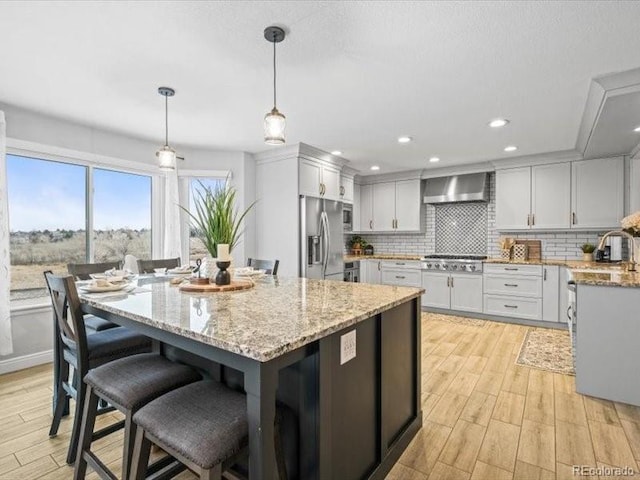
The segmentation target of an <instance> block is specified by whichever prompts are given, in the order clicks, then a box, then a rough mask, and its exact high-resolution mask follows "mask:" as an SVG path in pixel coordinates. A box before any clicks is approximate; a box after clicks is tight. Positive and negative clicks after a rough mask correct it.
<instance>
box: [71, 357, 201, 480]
mask: <svg viewBox="0 0 640 480" xmlns="http://www.w3.org/2000/svg"><path fill="white" fill-rule="evenodd" d="M200 379H201V377H200V374H199V373H197V372H196V371H195V370H193V369H192V368H191V367H189V366H187V365H182V364H179V363H175V362H171V361H170V360H168V359H166V358H165V357H163V356H161V355H159V354H156V353H145V354H139V355H132V356H129V357H126V358H121V359H119V360H114V361H112V362H109V363H107V364H105V365H102V366H100V367H97V368H94V369H92V370H90V371H89V373H88V374H87V375H86V376H85V377H84V382H85V383H86V385H87V400H86V402H85V406H84V411H83V413H82V427H81V430H80V444H79V448H78V456H77V458H76V467H75V472H74V476H73V478H74V479H76V480H77V479H82V478H84V477H85V474H86V470H87V464H89V465H91V467H92V468H93V469H94V470H95V471H96V472H97V473H98V475H100V477H102V478H115V475H114V474H113V472H111V471H110V470H109V469H108V468H107V467H106V466H105V465H104V463H102V462H101V461H100V459H99V458H98V457H97V456H96V455H95V453H93V452H92V451H91V442H92V441H93V440H97V439H98V438H102V437H103V436H104V435H102V434H101V431H98V432H94V431H93V429H94V426H95V421H96V415H97V413H98V401H99V400H103V401H105V402H107V403H109V404H110V405H112V406H114V407H115V408H117V409H118V410H120V411H121V412H122V413H123V414H124V416H125V420H124V449H123V454H122V478H123V479H126V478H128V472H129V466H130V464H131V463H130V462H131V456H132V454H133V448H132V446H133V440H134V439H135V435H136V425H135V424H134V423H133V421H132V417H133V415H134V414H135V412H136V411H137V410H138V409H139V408H140V407H142V406H143V405H145V404H146V403H148V402H150V401H152V400H154V399H156V398H158V397H160V396H161V395H164V394H165V393H167V392H169V391H171V390H174V389H176V388H179V387H182V386H184V385H187V384H189V383H192V382H195V381H197V380H200ZM107 428H108V427H107ZM108 433H112V432H108ZM166 463H167V462H166V459H163V460H161V461H160V462H159V465H158V467H162V466H165V465H166ZM145 467H146V464H145Z"/></svg>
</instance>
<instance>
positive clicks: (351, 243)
mask: <svg viewBox="0 0 640 480" xmlns="http://www.w3.org/2000/svg"><path fill="white" fill-rule="evenodd" d="M354 245H360V248H364V247H366V246H367V245H369V243H368V242H367V241H366V240H365V239H364V238H362V237H361V236H360V235H354V236H353V237H351V239H350V240H349V247H351V248H354Z"/></svg>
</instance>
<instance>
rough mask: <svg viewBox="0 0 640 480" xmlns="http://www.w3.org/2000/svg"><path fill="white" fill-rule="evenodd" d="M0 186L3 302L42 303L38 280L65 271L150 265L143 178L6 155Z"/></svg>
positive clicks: (147, 191) (147, 183)
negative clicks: (129, 258) (128, 260)
mask: <svg viewBox="0 0 640 480" xmlns="http://www.w3.org/2000/svg"><path fill="white" fill-rule="evenodd" d="M7 183H8V188H7V189H8V197H9V230H10V252H9V253H10V257H11V300H21V299H30V298H38V297H43V296H46V290H45V288H44V287H45V282H44V276H43V272H44V271H45V270H52V271H53V272H54V273H57V274H65V273H67V264H68V263H85V262H91V261H96V262H101V261H114V260H122V259H123V258H124V254H126V253H131V254H133V255H136V256H138V257H142V258H150V256H151V177H150V176H145V175H135V174H130V173H124V172H116V171H111V170H104V169H98V168H94V167H91V166H85V165H76V164H72V163H65V162H59V161H51V160H44V159H39V158H31V157H26V156H20V155H11V154H8V155H7ZM92 183H93V187H94V196H93V200H92V202H87V193H86V192H87V191H90V190H91V186H92V185H91V184H92ZM91 214H93V220H94V222H93V226H92V225H89V220H88V219H89V218H91ZM87 228H90V229H92V230H93V232H94V234H93V236H92V239H91V243H89V242H87ZM91 252H93V254H92V253H91ZM92 257H93V258H92ZM94 259H95V260H94Z"/></svg>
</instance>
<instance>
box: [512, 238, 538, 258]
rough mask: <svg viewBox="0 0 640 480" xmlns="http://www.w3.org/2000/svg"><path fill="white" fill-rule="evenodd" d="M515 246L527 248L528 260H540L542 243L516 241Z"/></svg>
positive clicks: (536, 241)
mask: <svg viewBox="0 0 640 480" xmlns="http://www.w3.org/2000/svg"><path fill="white" fill-rule="evenodd" d="M516 244H519V245H526V246H527V258H528V259H529V260H542V242H541V241H540V240H516Z"/></svg>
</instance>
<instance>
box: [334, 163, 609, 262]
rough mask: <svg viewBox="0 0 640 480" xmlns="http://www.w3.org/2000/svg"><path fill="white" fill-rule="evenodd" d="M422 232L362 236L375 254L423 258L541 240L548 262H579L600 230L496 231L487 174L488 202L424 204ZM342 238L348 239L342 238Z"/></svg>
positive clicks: (489, 251)
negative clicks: (503, 240)
mask: <svg viewBox="0 0 640 480" xmlns="http://www.w3.org/2000/svg"><path fill="white" fill-rule="evenodd" d="M424 210H425V211H424V215H425V218H424V222H425V233H414V234H381V235H369V234H364V235H362V236H363V237H364V238H366V240H367V241H368V242H369V243H371V244H372V245H373V246H374V249H375V252H376V253H397V254H405V255H427V254H432V253H470V254H486V255H488V256H489V257H498V256H500V247H499V246H498V239H499V237H500V236H501V235H503V236H508V237H514V238H517V239H526V240H534V239H535V240H541V242H542V256H543V257H544V258H552V259H561V260H564V259H569V260H572V259H580V258H582V251H581V250H580V246H581V245H582V244H584V243H592V244H597V243H598V237H599V236H600V235H602V233H604V232H601V231H593V232H573V231H569V232H498V231H497V230H496V228H495V223H496V201H495V175H493V174H491V175H490V201H489V202H488V203H452V204H442V205H435V206H434V205H425V209H424ZM345 238H348V236H346V235H345Z"/></svg>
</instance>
